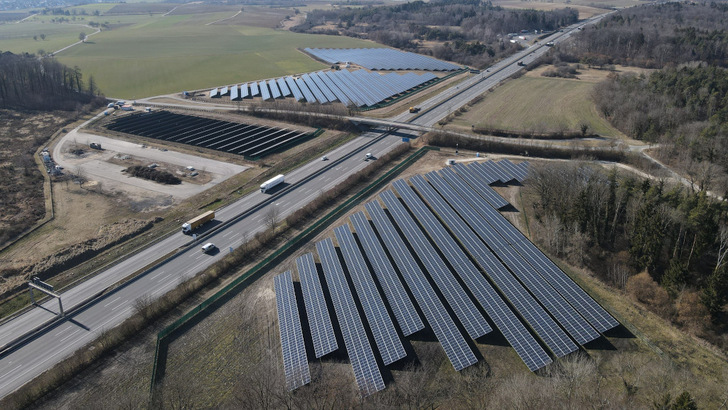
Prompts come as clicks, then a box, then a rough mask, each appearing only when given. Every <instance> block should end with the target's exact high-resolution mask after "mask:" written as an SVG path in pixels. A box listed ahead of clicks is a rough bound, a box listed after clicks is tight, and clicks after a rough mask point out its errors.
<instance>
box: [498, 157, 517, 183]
mask: <svg viewBox="0 0 728 410" xmlns="http://www.w3.org/2000/svg"><path fill="white" fill-rule="evenodd" d="M493 164H495V168H497V169H499V170H500V175H501V178H500V180H501V182H503V183H505V184H507V183H510V182H512V181H514V180H515V179H516V176H515V175H514V174H513V172H511V170H510V169H508V167H507V166H506V163H505V162H503V161H502V160H501V161H498V162H493Z"/></svg>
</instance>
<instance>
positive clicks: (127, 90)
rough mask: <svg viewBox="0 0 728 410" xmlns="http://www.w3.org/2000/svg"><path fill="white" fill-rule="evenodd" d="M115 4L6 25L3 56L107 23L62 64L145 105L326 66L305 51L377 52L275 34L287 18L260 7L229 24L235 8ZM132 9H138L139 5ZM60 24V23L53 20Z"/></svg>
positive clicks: (68, 39) (58, 43)
mask: <svg viewBox="0 0 728 410" xmlns="http://www.w3.org/2000/svg"><path fill="white" fill-rule="evenodd" d="M111 6H112V5H108V4H101V5H87V6H83V7H85V11H86V13H87V15H80V14H77V15H75V16H73V15H71V16H70V17H69V16H65V18H67V19H69V20H70V21H68V22H64V23H57V21H58V20H57V19H58V18H59V17H63V16H51V15H45V16H34V17H32V18H30V19H28V20H26V21H25V22H23V23H20V24H8V25H4V26H0V50H3V51H5V50H7V51H12V52H16V53H19V52H30V53H35V52H37V51H38V50H39V49H41V48H42V49H43V50H45V51H46V52H48V51H54V50H57V49H60V48H62V47H64V46H67V45H69V44H72V43H74V42H76V41H78V36H79V33H81V32H85V33H86V34H90V33H93V32H94V31H95V29H93V28H91V27H86V26H83V25H84V24H88V23H89V22H91V21H93V22H96V23H99V24H106V25H108V26H109V27H110V29H109V30H107V29H103V31H102V32H101V33H98V34H96V35H94V36H93V37H91V38H90V39H89V41H88V42H87V43H86V44H79V45H77V46H74V47H72V48H70V49H68V50H65V51H63V52H61V53H59V54H58V55H57V56H56V58H58V59H59V61H61V62H62V63H64V64H66V65H68V66H71V67H74V66H78V67H80V68H81V70H82V72H83V74H84V77H85V78H86V79H87V78H88V77H89V76H93V77H94V80H95V82H96V84H97V86H98V87H99V88H100V89H101V91H102V92H103V93H104V94H105V95H107V96H111V97H115V98H124V99H138V98H143V97H149V96H153V95H159V94H167V93H175V92H181V91H183V90H193V89H202V88H208V87H214V86H218V85H220V84H226V83H230V84H232V83H240V82H245V81H250V80H256V79H262V78H269V77H275V76H283V75H286V74H294V73H301V72H308V71H314V70H318V69H321V68H324V67H325V65H324V64H322V63H319V62H316V61H314V60H313V59H311V58H310V57H308V56H306V55H305V54H303V53H301V52H299V51H298V50H297V48H304V47H374V46H376V45H375V43H372V42H369V41H363V40H358V39H352V38H346V37H332V36H315V35H307V34H297V33H291V32H288V31H283V30H275V27H277V26H278V24H279V23H280V21H278V20H277V17H276V16H280V15H281V14H283V13H279V12H278V11H276V12H275V13H267V16H266V17H265V18H264V19H260V18H258V17H262V16H263V14H264V10H261V9H260V8H252V9H251V10H249V13H243V14H241V16H240V19H235V20H233V21H228V20H223V19H226V18H228V17H232V16H233V15H234V14H235V13H236V11H234V10H231V9H230V8H219V7H216V8H213V9H212V10H209V8H208V12H206V13H202V12H199V13H191V11H192V10H189V11H190V14H182V13H185V10H184V9H185V8H187V7H194V5H191V6H180V8H179V9H178V10H175V11H174V12H172V13H170V14H169V15H166V16H163V15H161V14H152V15H150V14H149V13H147V14H134V15H120V14H113V15H108V14H105V12H107V11H109V9H110V8H111ZM128 7H130V10H132V11H133V10H135V9H134V8H133V7H131V5H129V6H128ZM76 9H78V7H76ZM95 10H99V13H100V15H99V16H94V15H93V13H94V11H95ZM287 14H291V15H293V10H292V9H291V10H289V11H287V12H286V14H283V15H282V18H285V16H286V15H287ZM74 18H75V20H72V19H74ZM53 19H56V20H55V21H56V22H55V23H53V22H51V20H53ZM220 20H222V21H220ZM256 22H257V23H256ZM213 23H214V24H213ZM248 24H249V25H248ZM261 26H262V27H261ZM41 28H42V29H43V30H45V31H43V33H45V34H46V40H45V41H41V40H37V41H36V40H33V36H34V35H39V34H40V33H41V32H39V30H40V29H41ZM53 30H54V31H53ZM140 45H143V46H142V47H140Z"/></svg>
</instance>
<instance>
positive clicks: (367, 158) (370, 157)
mask: <svg viewBox="0 0 728 410" xmlns="http://www.w3.org/2000/svg"><path fill="white" fill-rule="evenodd" d="M370 159H374V155H372V153H371V152H367V155H366V156H365V157H364V161H369V160H370Z"/></svg>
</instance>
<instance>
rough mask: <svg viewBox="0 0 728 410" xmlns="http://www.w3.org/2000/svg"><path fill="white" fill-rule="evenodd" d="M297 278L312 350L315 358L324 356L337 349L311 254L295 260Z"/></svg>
mask: <svg viewBox="0 0 728 410" xmlns="http://www.w3.org/2000/svg"><path fill="white" fill-rule="evenodd" d="M296 268H298V278H299V280H300V281H301V291H302V292H303V303H304V305H305V306H306V315H307V316H308V323H309V327H310V328H311V339H313V350H314V353H315V355H316V358H319V357H322V356H325V355H327V354H329V353H331V352H333V351H334V350H336V349H338V348H339V345H338V343H337V342H336V335H335V334H334V327H333V325H332V324H331V317H330V316H329V311H328V309H326V299H324V291H323V289H322V288H321V281H320V280H319V275H318V271H317V270H316V262H314V260H313V254H312V253H307V254H305V255H302V256H300V257H298V258H297V259H296Z"/></svg>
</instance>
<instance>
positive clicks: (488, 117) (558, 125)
mask: <svg viewBox="0 0 728 410" xmlns="http://www.w3.org/2000/svg"><path fill="white" fill-rule="evenodd" d="M595 84H596V82H593V81H583V80H572V79H562V78H547V77H537V76H524V77H521V78H518V79H516V80H511V81H508V82H506V83H505V84H503V85H502V86H500V87H498V88H497V89H496V90H495V91H493V92H492V93H486V94H485V98H484V99H483V100H482V101H481V102H480V103H478V104H476V105H475V106H474V107H471V108H470V110H469V111H468V112H467V113H465V114H463V115H462V116H460V117H456V118H455V120H454V121H453V122H452V125H453V126H455V127H467V128H470V127H471V125H474V126H475V127H482V128H496V129H503V130H510V131H531V132H537V133H541V132H544V133H548V132H557V131H575V132H578V131H579V130H580V127H581V124H588V125H589V133H594V134H599V135H601V136H604V137H619V136H621V133H620V132H619V131H617V130H616V129H615V128H614V127H612V126H611V125H610V124H609V122H608V121H607V120H605V119H604V118H603V117H601V116H600V115H599V113H598V112H597V110H596V107H595V106H594V103H593V102H592V100H591V97H590V95H591V92H592V89H593V88H594V85H595Z"/></svg>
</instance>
